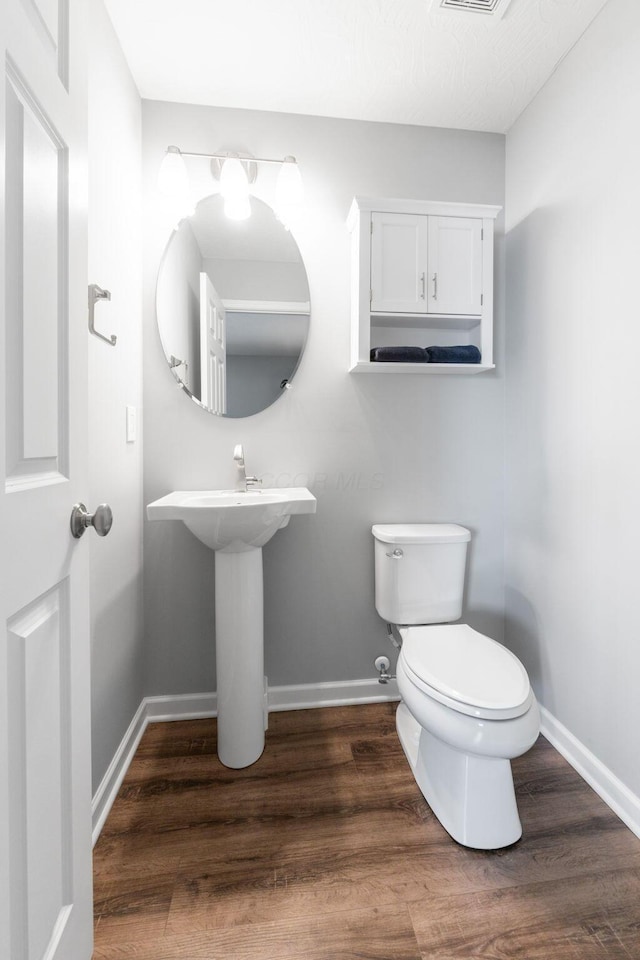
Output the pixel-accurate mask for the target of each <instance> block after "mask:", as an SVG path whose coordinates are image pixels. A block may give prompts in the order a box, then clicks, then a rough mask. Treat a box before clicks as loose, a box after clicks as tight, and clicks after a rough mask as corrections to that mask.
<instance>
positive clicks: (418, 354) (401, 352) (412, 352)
mask: <svg viewBox="0 0 640 960" xmlns="http://www.w3.org/2000/svg"><path fill="white" fill-rule="evenodd" d="M369 356H370V359H371V360H379V361H383V362H386V363H392V362H395V363H426V362H427V359H428V358H427V351H426V350H425V349H424V347H373V348H372V350H371V353H370V354H369Z"/></svg>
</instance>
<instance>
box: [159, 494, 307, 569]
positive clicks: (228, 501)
mask: <svg viewBox="0 0 640 960" xmlns="http://www.w3.org/2000/svg"><path fill="white" fill-rule="evenodd" d="M315 512H316V498H315V497H314V496H313V494H312V493H310V491H309V490H307V489H306V487H283V488H277V487H274V488H272V489H268V488H267V489H264V490H248V491H247V492H246V493H245V492H244V491H242V490H175V491H174V492H173V493H169V494H167V496H166V497H161V498H160V500H154V502H153V503H150V504H149V505H148V506H147V517H148V518H149V520H182V522H183V523H184V524H185V526H187V527H188V528H189V530H191V532H192V533H193V534H195V536H196V537H197V538H198V540H200V541H201V542H202V543H204V544H205V545H206V546H207V547H211V549H212V550H224V551H226V552H227V553H240V552H242V551H244V550H250V549H251V548H252V547H262V546H264V544H265V543H267V542H268V541H269V540H270V539H271V537H272V536H273V535H274V533H275V532H276V530H279V529H280V528H281V527H286V525H287V524H288V523H289V519H290V517H291V516H292V514H297V513H315Z"/></svg>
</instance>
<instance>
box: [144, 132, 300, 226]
mask: <svg viewBox="0 0 640 960" xmlns="http://www.w3.org/2000/svg"><path fill="white" fill-rule="evenodd" d="M185 157H198V158H200V159H204V160H212V161H213V160H215V161H217V162H218V165H219V170H220V173H219V179H220V192H221V194H222V196H223V197H224V200H225V204H224V211H225V213H226V215H227V216H228V217H229V219H231V220H245V219H246V218H247V217H249V216H250V214H251V207H250V204H249V184H250V183H251V182H253V180H254V179H255V175H253V170H254V169H255V166H254V165H255V164H258V163H277V164H279V165H280V170H279V171H278V179H277V182H276V195H275V201H274V209H275V212H276V216H277V217H278V219H279V220H281V221H282V223H283V224H284V226H285V227H286V228H287V229H288V228H289V226H290V225H291V223H292V221H293V219H294V217H295V215H296V213H297V211H298V210H299V208H300V205H301V203H302V199H303V195H304V189H303V185H302V177H301V176H300V169H299V167H298V162H297V160H296V158H295V157H292V156H287V157H285V158H284V160H274V159H271V158H268V157H241V156H239V155H238V154H229V153H192V152H190V151H186V150H181V149H180V148H179V147H176V146H170V147H167V152H166V153H165V155H164V159H163V161H162V164H161V166H160V172H159V174H158V189H159V190H160V192H161V193H162V194H164V196H166V197H167V198H168V199H169V200H170V201H171V203H172V204H174V205H175V207H176V208H177V209H178V210H179V211H180V216H181V217H184V216H189V215H190V214H191V213H193V202H192V200H191V196H190V188H189V174H188V172H187V166H186V163H185V162H184V158H185ZM212 167H213V164H212ZM214 175H215V171H214Z"/></svg>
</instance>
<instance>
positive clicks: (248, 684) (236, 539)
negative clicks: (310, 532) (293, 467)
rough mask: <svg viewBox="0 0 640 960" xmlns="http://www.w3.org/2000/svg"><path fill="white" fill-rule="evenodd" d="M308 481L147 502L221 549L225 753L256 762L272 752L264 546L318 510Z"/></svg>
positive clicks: (225, 759) (237, 761) (219, 643)
mask: <svg viewBox="0 0 640 960" xmlns="http://www.w3.org/2000/svg"><path fill="white" fill-rule="evenodd" d="M315 511H316V498H315V497H314V496H313V494H312V493H310V491H309V490H307V489H306V488H305V487H288V488H283V489H278V488H276V489H271V490H270V489H264V490H250V491H247V492H244V491H238V490H200V491H196V490H178V491H174V492H173V493H169V494H167V496H166V497H162V498H161V499H160V500H154V502H153V503H150V504H148V506H147V517H148V519H149V520H181V521H182V522H183V523H184V524H185V526H187V527H188V528H189V530H191V532H192V533H193V534H195V536H196V537H197V538H198V540H200V541H201V542H202V543H204V544H205V545H206V546H207V547H210V548H211V549H212V550H215V552H216V558H215V584H216V674H217V685H218V691H217V701H218V757H219V758H220V760H221V761H222V763H224V764H225V766H227V767H233V768H240V767H248V766H249V765H250V764H252V763H255V761H256V760H257V759H258V757H259V756H260V754H261V753H262V751H263V750H264V731H265V730H266V727H267V705H266V689H265V687H266V678H265V677H264V636H263V593H262V547H263V546H264V544H265V543H267V541H269V540H270V539H271V537H272V536H273V535H274V533H275V532H276V531H277V530H280V529H281V528H282V527H286V526H287V524H288V523H289V520H290V519H291V517H292V515H294V514H297V513H315Z"/></svg>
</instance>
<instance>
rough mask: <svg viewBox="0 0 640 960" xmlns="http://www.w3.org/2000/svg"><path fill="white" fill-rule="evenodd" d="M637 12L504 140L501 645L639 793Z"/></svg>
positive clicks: (581, 47) (572, 63)
mask: <svg viewBox="0 0 640 960" xmlns="http://www.w3.org/2000/svg"><path fill="white" fill-rule="evenodd" d="M639 51H640V6H639V5H638V3H637V2H635V0H610V3H608V4H607V5H606V6H605V7H604V9H603V11H602V13H601V14H600V15H599V16H598V18H597V19H596V20H595V21H594V23H593V24H592V26H591V27H590V28H589V30H587V32H586V33H585V35H584V36H583V37H582V39H581V40H580V42H579V43H578V44H577V45H576V46H575V47H574V49H573V50H572V51H571V52H570V54H569V55H568V56H567V57H566V59H565V60H564V61H563V62H562V64H561V65H560V66H559V68H558V69H557V71H556V72H555V74H554V75H553V76H552V78H551V79H550V81H549V82H548V83H547V85H546V86H545V88H544V89H543V90H542V92H541V93H540V94H539V96H538V97H537V98H536V99H535V100H534V101H533V103H532V104H531V105H530V106H529V108H528V109H527V110H526V111H525V113H524V114H523V116H522V117H521V118H520V120H519V121H518V123H516V125H515V127H514V128H513V129H512V130H511V131H510V133H509V135H508V138H507V214H508V224H507V229H508V234H507V250H508V258H507V277H508V283H507V291H508V296H507V315H508V327H507V362H506V368H507V395H506V400H507V404H506V410H507V465H508V511H507V516H508V521H507V553H506V558H507V559H506V608H507V630H506V635H507V639H508V642H509V643H510V644H511V645H512V646H513V647H514V648H515V649H516V650H517V652H518V654H519V655H520V656H521V658H522V659H523V661H524V662H525V664H526V665H527V667H528V669H529V672H530V675H531V676H532V679H533V681H534V683H535V687H536V690H537V692H538V695H539V697H540V699H541V701H542V703H543V704H544V705H545V706H546V707H547V708H548V709H549V710H550V711H551V713H552V714H553V715H554V716H555V717H556V718H557V719H558V720H559V721H560V722H561V723H562V724H564V725H565V727H567V728H568V730H569V731H570V732H571V733H572V734H573V735H574V736H575V737H577V738H578V740H579V741H581V743H582V744H584V745H585V746H586V747H587V748H588V749H589V750H591V751H592V752H593V753H595V755H596V756H597V758H598V760H599V761H600V763H602V764H604V765H605V766H606V767H608V768H609V769H610V770H611V771H612V772H613V773H614V774H615V775H617V776H618V777H619V778H620V779H621V780H622V781H623V783H625V784H626V785H627V786H628V787H629V788H630V789H631V790H632V791H633V792H634V793H635V794H636V795H638V794H640V766H639V765H638V751H637V731H638V730H639V729H640V697H638V691H637V681H638V676H639V675H640V644H639V643H638V612H637V611H638V606H637V600H636V597H637V593H638V585H637V579H638V542H639V540H640V513H639V511H638V491H639V490H640V456H639V454H638V438H639V437H640V377H639V376H638V357H640V323H639V322H638V302H637V292H638V287H637V284H638V265H639V264H640V233H639V231H638V228H637V224H636V217H637V212H638V210H640V178H639V177H638V171H639V170H640V128H639V126H638V115H639V114H640V56H639V55H638V52H639Z"/></svg>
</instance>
